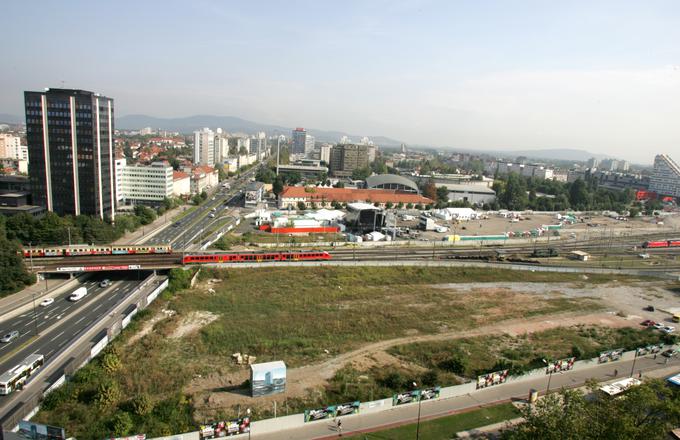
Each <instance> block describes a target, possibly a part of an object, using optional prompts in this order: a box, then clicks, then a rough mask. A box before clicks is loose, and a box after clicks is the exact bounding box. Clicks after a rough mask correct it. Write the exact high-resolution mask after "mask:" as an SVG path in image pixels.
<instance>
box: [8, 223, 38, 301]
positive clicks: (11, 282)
mask: <svg viewBox="0 0 680 440" xmlns="http://www.w3.org/2000/svg"><path fill="white" fill-rule="evenodd" d="M20 250H21V248H20V246H19V243H18V242H16V241H11V240H8V239H7V234H6V230H5V216H2V215H0V297H2V296H5V295H8V294H10V293H13V292H15V291H17V290H19V289H21V288H23V287H25V286H28V285H30V284H33V283H34V282H35V275H33V274H31V273H29V272H28V271H27V270H26V266H25V265H24V261H23V258H21V256H20V254H19V252H20Z"/></svg>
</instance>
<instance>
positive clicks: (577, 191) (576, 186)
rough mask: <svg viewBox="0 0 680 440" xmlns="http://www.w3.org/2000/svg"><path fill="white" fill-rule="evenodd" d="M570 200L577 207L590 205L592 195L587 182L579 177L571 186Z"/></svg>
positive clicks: (582, 207)
mask: <svg viewBox="0 0 680 440" xmlns="http://www.w3.org/2000/svg"><path fill="white" fill-rule="evenodd" d="M569 201H570V202H571V206H573V207H574V208H575V209H588V208H589V207H590V195H589V194H588V187H587V185H586V183H585V182H584V181H583V180H581V178H578V179H576V180H575V181H574V183H572V184H571V187H570V188H569Z"/></svg>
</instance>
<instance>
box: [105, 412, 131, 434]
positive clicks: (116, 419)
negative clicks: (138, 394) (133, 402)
mask: <svg viewBox="0 0 680 440" xmlns="http://www.w3.org/2000/svg"><path fill="white" fill-rule="evenodd" d="M110 425H111V430H112V431H113V435H116V436H123V435H128V434H129V433H130V431H131V430H132V428H133V427H134V423H133V422H132V417H130V413H127V412H117V413H116V414H115V415H114V416H113V418H112V419H111V423H110Z"/></svg>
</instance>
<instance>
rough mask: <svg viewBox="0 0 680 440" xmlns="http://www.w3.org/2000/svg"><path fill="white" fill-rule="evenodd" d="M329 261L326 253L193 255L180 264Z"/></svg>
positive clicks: (184, 258) (186, 256) (185, 257)
mask: <svg viewBox="0 0 680 440" xmlns="http://www.w3.org/2000/svg"><path fill="white" fill-rule="evenodd" d="M330 259H331V254H329V253H328V252H326V251H295V252H263V253H227V254H195V255H185V256H184V257H182V264H206V263H260V262H266V261H319V260H330Z"/></svg>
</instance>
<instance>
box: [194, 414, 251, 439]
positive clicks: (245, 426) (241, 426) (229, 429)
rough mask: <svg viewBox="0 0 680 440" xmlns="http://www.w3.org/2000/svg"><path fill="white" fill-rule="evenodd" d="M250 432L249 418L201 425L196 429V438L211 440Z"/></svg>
mask: <svg viewBox="0 0 680 440" xmlns="http://www.w3.org/2000/svg"><path fill="white" fill-rule="evenodd" d="M247 432H250V418H249V417H242V418H240V419H233V420H223V421H219V422H212V423H208V424H205V425H201V426H200V427H199V429H198V438H200V439H201V440H203V439H213V438H221V437H227V436H231V435H237V434H244V433H247Z"/></svg>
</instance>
